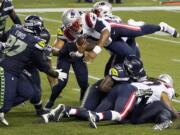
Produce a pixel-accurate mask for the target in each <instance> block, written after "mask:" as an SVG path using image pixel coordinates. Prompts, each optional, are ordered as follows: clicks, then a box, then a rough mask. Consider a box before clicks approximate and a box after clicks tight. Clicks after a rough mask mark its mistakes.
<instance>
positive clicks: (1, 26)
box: [0, 0, 14, 38]
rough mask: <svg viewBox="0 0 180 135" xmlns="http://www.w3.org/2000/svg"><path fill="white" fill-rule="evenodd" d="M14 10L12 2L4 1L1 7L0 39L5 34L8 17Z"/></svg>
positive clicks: (9, 0)
mask: <svg viewBox="0 0 180 135" xmlns="http://www.w3.org/2000/svg"><path fill="white" fill-rule="evenodd" d="M13 9H14V7H13V5H12V2H11V0H4V1H3V3H2V5H1V7H0V38H1V36H2V35H3V33H4V30H5V25H6V20H7V17H8V15H9V14H10V13H11V12H12V10H13Z"/></svg>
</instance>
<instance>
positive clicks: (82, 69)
mask: <svg viewBox="0 0 180 135" xmlns="http://www.w3.org/2000/svg"><path fill="white" fill-rule="evenodd" d="M71 65H72V68H73V70H74V73H75V76H76V79H77V82H78V85H79V87H80V88H81V95H80V99H82V97H83V95H84V93H85V91H86V89H87V87H88V69H87V65H86V63H84V62H83V60H82V59H81V60H77V61H74V62H71V61H69V60H68V59H66V58H59V61H58V65H57V68H58V69H62V71H63V72H65V73H67V75H68V76H69V70H70V66H71ZM67 82H68V78H67V79H65V80H64V81H62V80H58V84H57V85H55V86H54V87H53V89H52V93H51V96H50V101H51V102H54V101H55V100H56V98H57V97H58V96H59V94H60V93H61V92H62V90H63V88H64V87H65V86H66V84H67Z"/></svg>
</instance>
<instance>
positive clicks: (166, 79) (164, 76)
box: [158, 74, 173, 87]
mask: <svg viewBox="0 0 180 135" xmlns="http://www.w3.org/2000/svg"><path fill="white" fill-rule="evenodd" d="M158 79H160V80H162V81H163V82H165V83H166V84H167V85H169V86H170V87H173V79H172V77H171V76H170V75H168V74H161V75H159V77H158Z"/></svg>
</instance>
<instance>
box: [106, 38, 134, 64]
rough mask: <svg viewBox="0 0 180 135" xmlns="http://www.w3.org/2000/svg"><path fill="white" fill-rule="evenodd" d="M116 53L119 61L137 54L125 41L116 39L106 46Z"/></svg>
mask: <svg viewBox="0 0 180 135" xmlns="http://www.w3.org/2000/svg"><path fill="white" fill-rule="evenodd" d="M106 49H108V50H110V51H111V52H113V53H114V54H116V55H117V56H116V57H117V58H116V59H118V62H119V63H120V62H123V60H124V58H125V57H129V56H132V55H136V53H135V51H134V50H133V49H132V48H131V47H130V46H129V45H128V44H127V43H126V42H124V41H114V42H112V43H111V44H110V45H108V46H107V47H106Z"/></svg>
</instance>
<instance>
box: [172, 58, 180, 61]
mask: <svg viewBox="0 0 180 135" xmlns="http://www.w3.org/2000/svg"><path fill="white" fill-rule="evenodd" d="M172 61H174V62H180V60H178V59H172Z"/></svg>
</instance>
